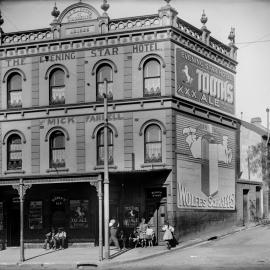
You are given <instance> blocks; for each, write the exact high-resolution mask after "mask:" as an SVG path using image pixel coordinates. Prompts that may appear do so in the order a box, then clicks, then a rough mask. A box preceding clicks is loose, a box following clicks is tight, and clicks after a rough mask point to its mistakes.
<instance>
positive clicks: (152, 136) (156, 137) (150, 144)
mask: <svg viewBox="0 0 270 270" xmlns="http://www.w3.org/2000/svg"><path fill="white" fill-rule="evenodd" d="M161 134H162V133H161V129H160V127H159V126H158V125H150V126H148V127H147V128H146V129H145V133H144V162H145V163H149V162H162V147H161V145H162V137H161V136H162V135H161Z"/></svg>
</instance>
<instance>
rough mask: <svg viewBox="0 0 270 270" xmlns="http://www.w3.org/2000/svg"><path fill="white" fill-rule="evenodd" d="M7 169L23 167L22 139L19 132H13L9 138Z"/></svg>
mask: <svg viewBox="0 0 270 270" xmlns="http://www.w3.org/2000/svg"><path fill="white" fill-rule="evenodd" d="M7 169H8V170H21V169H22V140H21V137H20V136H19V135H17V134H12V135H10V136H9V137H8V139H7Z"/></svg>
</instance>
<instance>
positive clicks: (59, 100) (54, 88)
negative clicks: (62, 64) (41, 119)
mask: <svg viewBox="0 0 270 270" xmlns="http://www.w3.org/2000/svg"><path fill="white" fill-rule="evenodd" d="M50 104H52V105H53V104H65V73H64V71H63V70H62V69H55V70H54V71H52V73H51V74H50Z"/></svg>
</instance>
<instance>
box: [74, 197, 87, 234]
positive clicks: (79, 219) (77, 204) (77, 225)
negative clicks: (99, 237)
mask: <svg viewBox="0 0 270 270" xmlns="http://www.w3.org/2000/svg"><path fill="white" fill-rule="evenodd" d="M88 205H89V202H88V200H70V213H71V214H70V228H71V229H85V228H88V220H87V217H88Z"/></svg>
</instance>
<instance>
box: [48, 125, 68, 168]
mask: <svg viewBox="0 0 270 270" xmlns="http://www.w3.org/2000/svg"><path fill="white" fill-rule="evenodd" d="M57 134H61V135H62V137H63V144H64V146H63V147H54V146H53V142H54V141H53V140H54V139H55V138H56V136H57ZM55 150H64V163H58V165H57V163H54V160H53V151H55ZM65 154H66V137H65V134H64V133H63V132H62V131H61V130H55V131H54V132H52V133H51V134H50V137H49V168H50V169H58V168H66V155H65Z"/></svg>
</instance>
